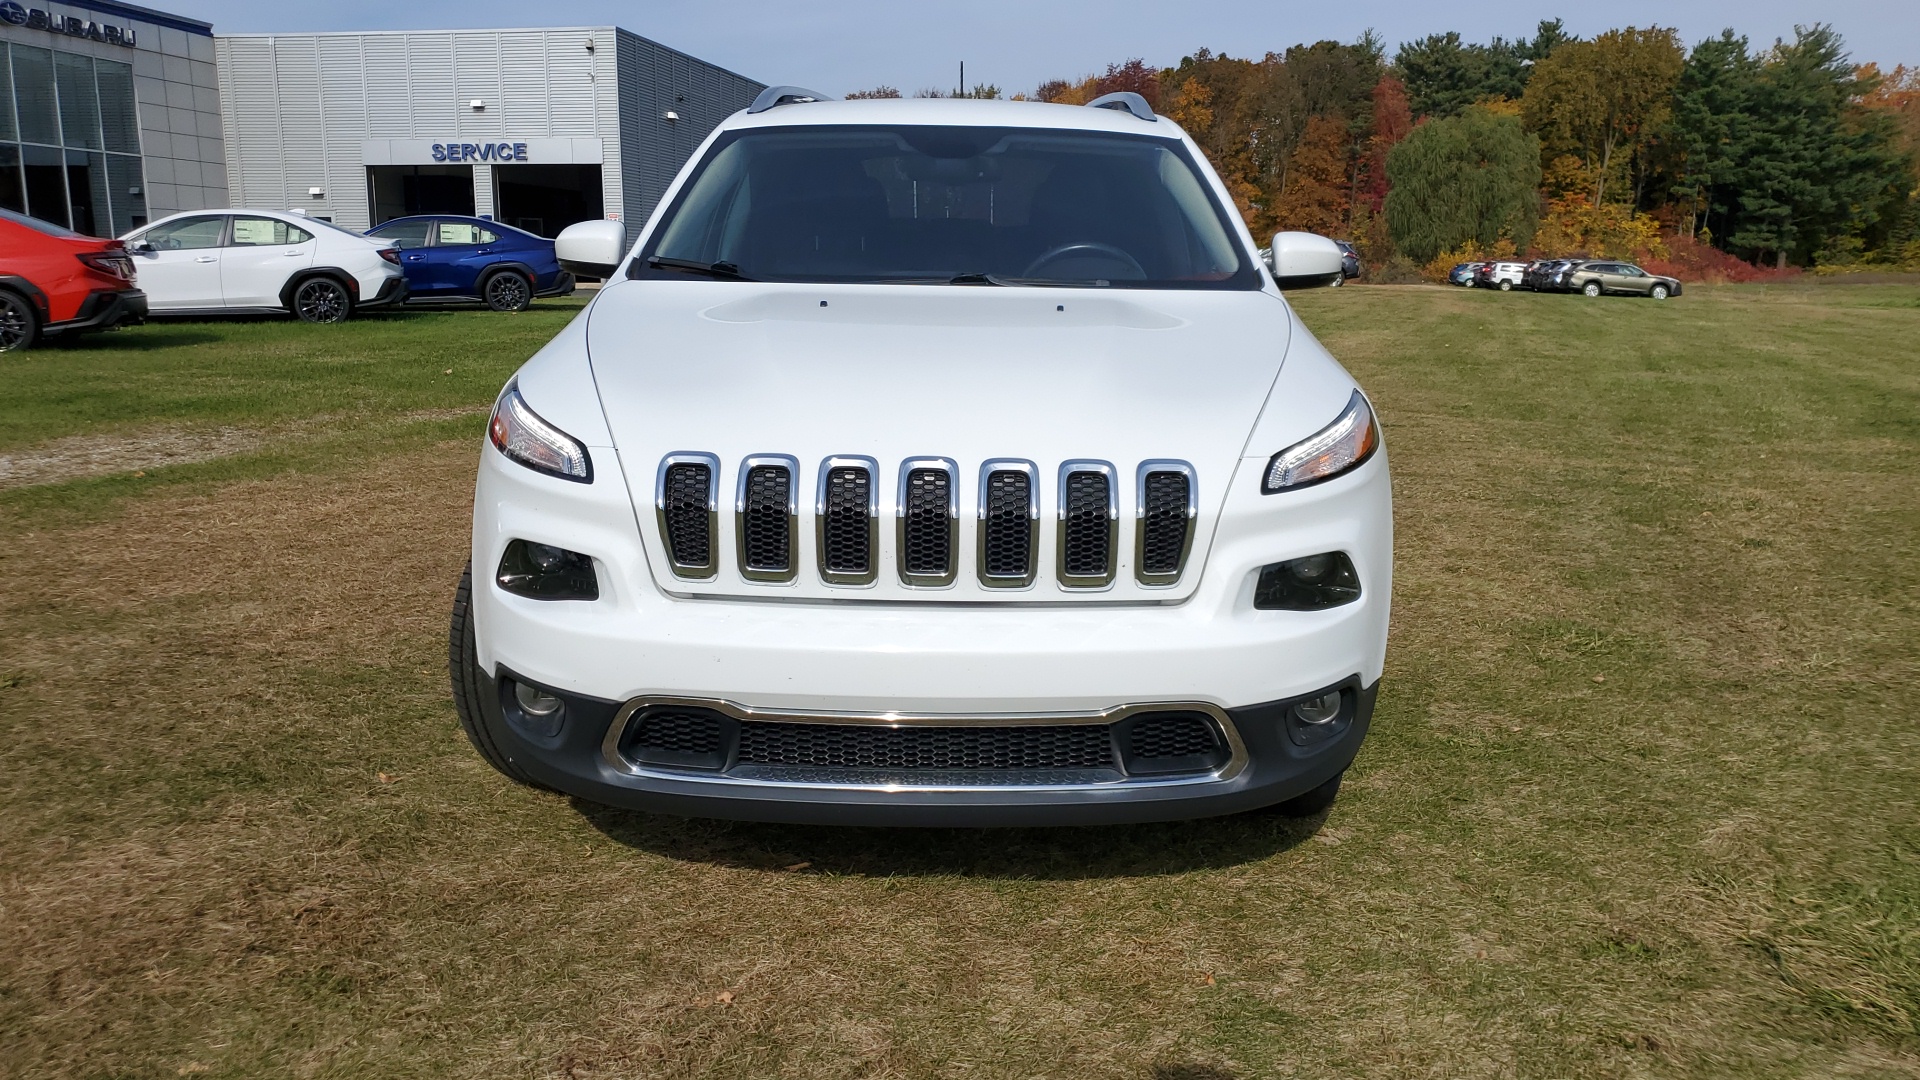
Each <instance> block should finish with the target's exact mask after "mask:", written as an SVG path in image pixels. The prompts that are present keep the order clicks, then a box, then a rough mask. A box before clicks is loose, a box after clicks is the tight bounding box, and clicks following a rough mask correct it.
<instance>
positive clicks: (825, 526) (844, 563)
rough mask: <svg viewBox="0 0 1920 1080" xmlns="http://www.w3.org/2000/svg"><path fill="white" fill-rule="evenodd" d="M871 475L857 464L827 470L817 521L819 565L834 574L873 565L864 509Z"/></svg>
mask: <svg viewBox="0 0 1920 1080" xmlns="http://www.w3.org/2000/svg"><path fill="white" fill-rule="evenodd" d="M872 494H873V474H872V473H870V472H868V471H867V470H866V469H863V468H860V467H859V466H857V465H845V466H840V467H838V468H834V469H830V470H828V472H827V482H826V499H825V509H824V512H823V513H822V516H821V521H820V543H821V545H822V548H821V554H820V565H821V566H822V567H823V568H825V569H826V570H827V571H828V572H829V573H834V574H849V575H854V574H865V573H867V572H868V571H869V570H871V569H872V567H873V543H872V535H873V534H872V530H871V529H870V527H869V526H870V524H871V519H870V518H869V517H868V513H867V508H868V506H869V505H870V500H871V496H872Z"/></svg>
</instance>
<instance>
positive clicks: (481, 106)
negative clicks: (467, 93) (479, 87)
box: [467, 98, 487, 112]
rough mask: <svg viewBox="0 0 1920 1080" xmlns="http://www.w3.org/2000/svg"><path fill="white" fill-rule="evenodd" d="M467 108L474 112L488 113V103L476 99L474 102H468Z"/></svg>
mask: <svg viewBox="0 0 1920 1080" xmlns="http://www.w3.org/2000/svg"><path fill="white" fill-rule="evenodd" d="M467 108H469V109H472V110H473V111H474V112H486V111H487V103H486V102H484V101H481V100H480V99H479V98H474V99H473V100H472V101H469V102H467Z"/></svg>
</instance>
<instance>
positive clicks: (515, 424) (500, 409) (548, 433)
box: [487, 382, 593, 484]
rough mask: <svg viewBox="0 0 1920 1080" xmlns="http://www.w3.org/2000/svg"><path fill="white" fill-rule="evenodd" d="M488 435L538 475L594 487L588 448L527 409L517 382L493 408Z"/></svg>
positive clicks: (508, 387) (511, 385) (504, 450)
mask: <svg viewBox="0 0 1920 1080" xmlns="http://www.w3.org/2000/svg"><path fill="white" fill-rule="evenodd" d="M487 435H488V437H489V438H491V439H492V440H493V445H494V446H496V447H498V448H499V450H500V452H501V453H503V454H505V455H507V456H508V457H510V458H512V459H513V460H515V461H517V462H519V463H520V464H522V465H525V466H526V467H527V468H529V469H532V470H534V471H535V472H543V473H546V474H547V475H549V476H558V477H560V478H561V479H562V480H577V481H579V482H580V483H582V484H591V483H593V459H592V458H590V457H588V456H587V448H586V447H584V446H581V445H580V441H579V440H578V439H575V438H574V437H573V436H571V435H568V434H567V433H566V432H564V431H561V430H560V429H559V428H557V427H554V426H553V425H552V424H549V423H547V422H546V421H545V420H542V419H541V418H540V414H539V413H537V412H534V411H533V410H532V409H530V408H528V407H527V403H526V401H525V400H524V399H522V398H521V397H520V386H519V384H518V383H517V382H510V383H508V384H507V389H506V391H505V392H504V393H502V394H501V395H500V400H499V402H497V403H496V404H495V405H494V407H493V420H492V421H491V422H490V423H489V424H488V425H487Z"/></svg>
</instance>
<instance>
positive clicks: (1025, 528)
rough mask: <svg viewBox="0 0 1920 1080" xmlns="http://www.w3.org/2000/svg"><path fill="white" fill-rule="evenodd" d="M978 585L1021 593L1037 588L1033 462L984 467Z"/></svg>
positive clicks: (1037, 519) (1037, 499) (996, 463)
mask: <svg viewBox="0 0 1920 1080" xmlns="http://www.w3.org/2000/svg"><path fill="white" fill-rule="evenodd" d="M979 546H980V584H982V585H984V586H986V587H988V588H990V589H1021V588H1025V587H1027V586H1029V585H1031V584H1033V577H1034V570H1035V564H1036V563H1037V562H1038V559H1037V558H1036V556H1037V555H1038V554H1039V548H1040V484H1039V469H1038V468H1036V467H1035V465H1034V464H1033V462H1031V461H989V462H987V463H986V464H984V465H982V466H981V467H980V540H979Z"/></svg>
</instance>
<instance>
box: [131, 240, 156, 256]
mask: <svg viewBox="0 0 1920 1080" xmlns="http://www.w3.org/2000/svg"><path fill="white" fill-rule="evenodd" d="M127 250H128V251H131V252H133V253H134V254H135V255H151V254H153V245H152V244H149V243H147V242H146V241H145V240H135V241H134V242H133V243H131V244H128V245H127Z"/></svg>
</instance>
